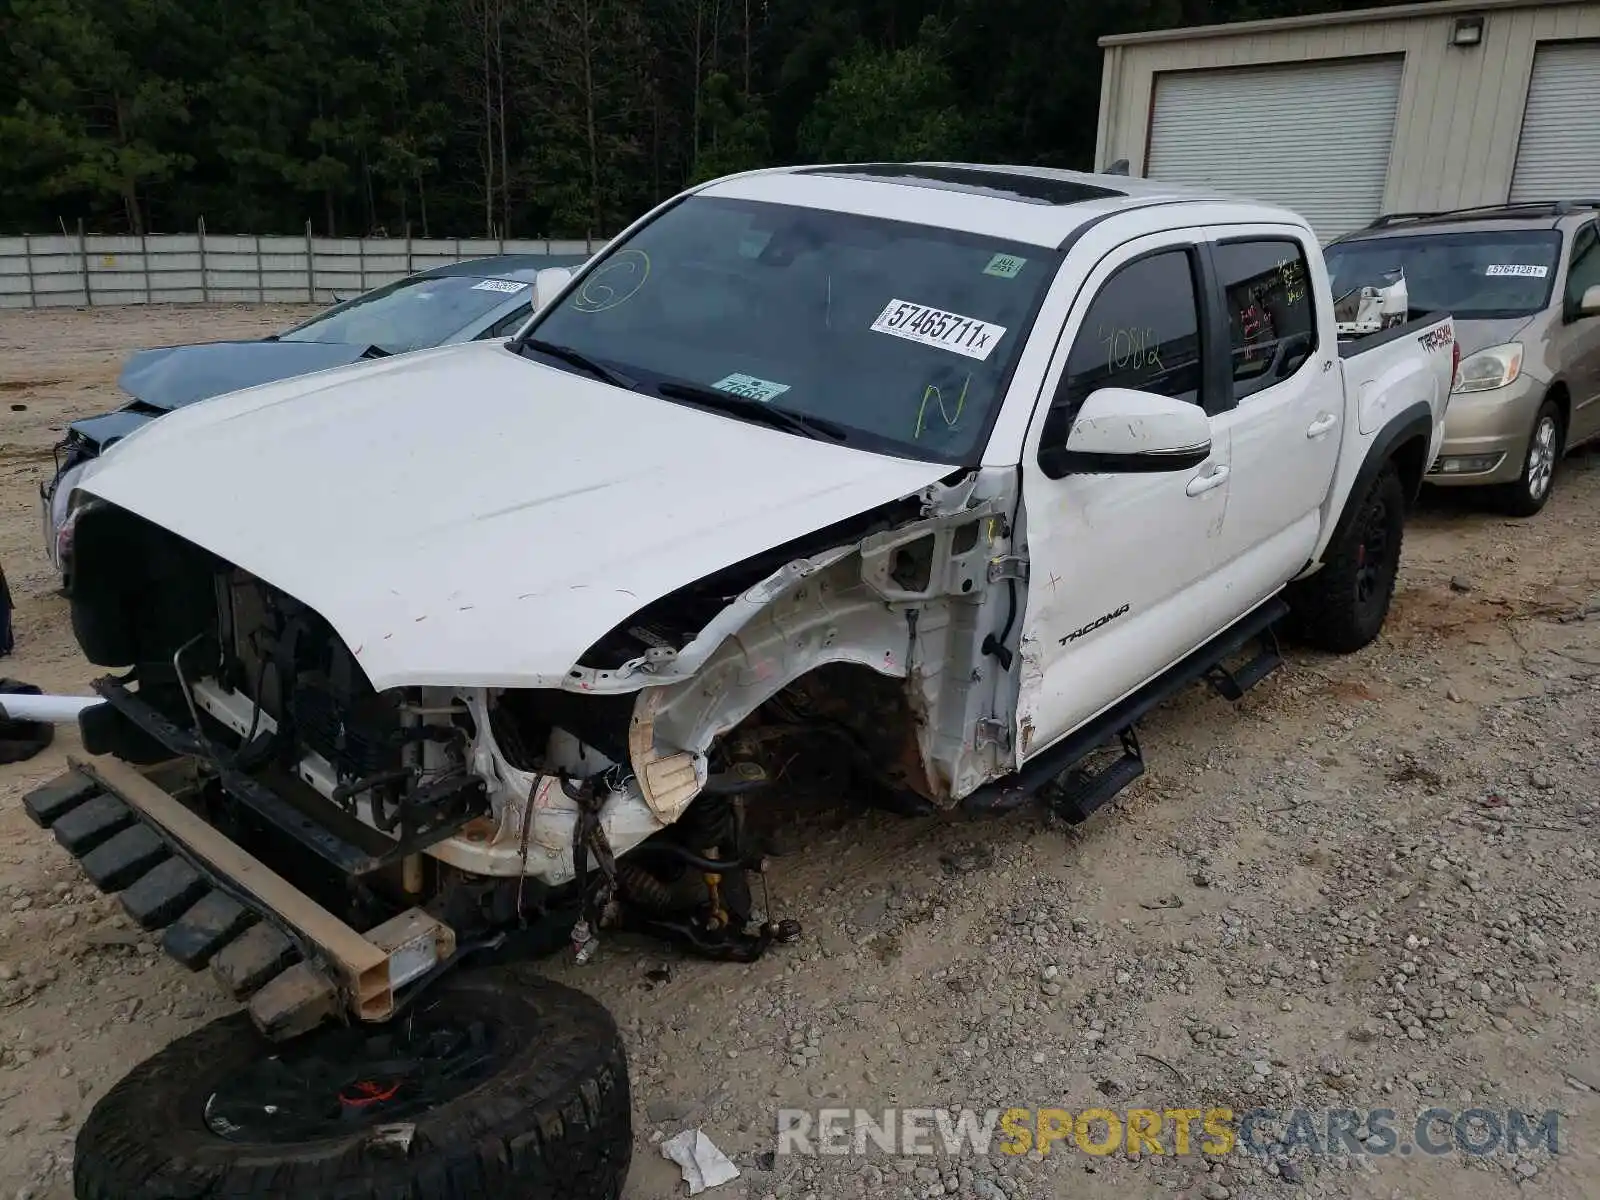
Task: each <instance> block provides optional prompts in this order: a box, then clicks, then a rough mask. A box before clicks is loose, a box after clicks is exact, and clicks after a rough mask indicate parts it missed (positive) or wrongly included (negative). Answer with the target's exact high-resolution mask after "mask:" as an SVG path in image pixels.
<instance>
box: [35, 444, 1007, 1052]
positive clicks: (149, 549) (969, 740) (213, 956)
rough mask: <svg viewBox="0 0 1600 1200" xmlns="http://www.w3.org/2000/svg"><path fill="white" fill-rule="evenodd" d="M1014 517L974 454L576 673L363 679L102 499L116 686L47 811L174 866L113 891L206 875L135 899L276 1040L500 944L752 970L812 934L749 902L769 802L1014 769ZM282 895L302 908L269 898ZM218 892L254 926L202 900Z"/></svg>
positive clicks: (91, 532)
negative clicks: (488, 679)
mask: <svg viewBox="0 0 1600 1200" xmlns="http://www.w3.org/2000/svg"><path fill="white" fill-rule="evenodd" d="M1017 521H1018V505H1017V497H1016V494H1015V473H1014V472H1010V471H1001V470H983V469H957V470H954V471H952V472H951V473H950V474H948V475H946V476H945V477H944V478H943V479H941V480H939V481H937V482H935V483H932V484H930V485H928V486H925V487H923V488H921V489H920V490H918V491H916V492H915V493H913V494H910V495H906V496H903V497H901V498H899V499H897V500H893V501H890V502H888V503H884V504H880V505H877V506H875V507H872V508H871V509H869V510H868V511H865V512H862V513H860V514H858V515H855V516H853V517H849V518H847V519H844V520H842V521H836V522H834V523H832V524H829V525H827V526H826V527H823V528H819V529H816V530H814V531H812V532H810V533H808V534H805V535H803V536H801V537H799V538H795V539H791V540H789V541H786V542H784V543H783V544H781V545H777V546H773V547H771V548H770V549H768V550H765V551H763V552H761V553H758V554H755V555H753V556H750V557H747V558H745V559H744V560H742V561H740V562H738V563H736V564H734V565H731V566H727V567H724V568H722V569H720V570H716V571H714V572H712V573H710V574H708V575H705V576H704V577H702V578H699V579H698V580H696V581H695V582H693V583H690V584H688V585H687V586H681V587H678V588H675V589H673V590H671V591H669V592H667V593H666V594H664V595H661V596H659V597H657V598H655V599H653V600H649V601H648V602H647V603H644V604H642V605H641V606H639V607H638V608H637V609H636V610H635V611H634V612H633V613H632V614H631V615H630V616H628V618H627V619H626V620H623V621H621V622H620V623H618V624H617V625H616V626H615V627H614V628H612V629H611V630H610V631H609V632H608V633H607V634H606V635H605V636H603V637H601V638H600V639H599V640H598V641H596V642H595V643H594V644H593V645H592V646H590V647H589V649H588V650H587V651H586V652H584V653H583V654H582V655H581V656H580V657H579V658H578V659H577V661H575V662H573V663H572V664H571V666H570V669H569V670H568V671H567V672H566V675H565V677H564V678H563V679H561V681H560V683H559V685H558V686H548V687H497V686H483V685H462V686H452V685H450V684H448V683H445V682H432V681H430V682H427V683H424V684H418V685H407V686H396V687H388V688H385V689H383V690H375V689H374V688H373V687H372V685H371V684H370V683H369V681H368V675H367V674H366V672H365V671H364V669H363V660H362V654H363V646H362V645H360V644H357V645H354V646H352V645H349V644H348V643H347V641H346V639H344V638H341V637H340V635H339V634H338V633H337V632H336V631H335V630H334V628H333V626H332V624H330V622H329V621H328V620H326V619H324V617H323V616H322V615H320V614H319V613H318V612H317V611H315V610H314V609H313V608H311V607H310V606H309V605H307V604H306V603H304V602H302V601H301V600H299V599H298V598H296V597H294V596H291V595H288V594H286V593H285V592H283V591H280V590H279V589H278V588H276V587H274V586H273V585H271V584H269V583H267V582H266V581H264V580H263V579H262V578H259V577H258V576H256V575H254V574H251V573H250V572H247V571H245V570H244V569H242V568H240V567H239V566H237V565H235V564H234V563H232V562H230V561H228V560H227V559H226V558H224V557H222V556H220V555H219V554H217V553H215V552H213V551H212V550H208V549H203V548H201V547H200V546H198V545H196V544H194V543H193V542H191V541H188V540H186V539H184V538H183V537H180V536H179V535H178V534H177V533H175V532H172V531H171V530H169V529H167V528H165V527H163V526H161V525H158V524H156V523H154V522H152V521H150V520H147V519H146V518H144V517H142V516H139V515H136V514H135V513H134V512H132V511H130V510H128V509H126V508H123V507H119V506H118V505H116V504H114V503H111V502H110V501H107V500H101V499H97V498H94V497H88V496H85V497H84V500H83V506H82V509H81V511H79V512H78V513H77V514H76V518H75V545H76V554H77V556H78V559H77V561H78V575H77V578H76V581H75V588H74V594H73V622H74V627H75V630H76V633H77V635H78V638H79V641H80V644H81V645H82V647H83V649H84V651H85V653H86V654H87V655H88V657H89V658H90V660H91V661H93V662H95V663H97V664H101V665H103V666H107V667H115V668H118V669H119V670H121V671H122V673H120V674H117V675H111V676H107V677H106V678H104V679H102V680H100V681H99V682H98V683H97V685H96V687H97V690H98V691H99V692H100V694H101V695H102V696H103V697H104V698H105V701H106V703H105V704H102V705H98V706H96V707H94V708H91V709H89V710H87V711H86V713H85V714H84V716H83V719H82V727H83V736H84V743H85V750H86V752H87V755H86V758H85V760H83V761H82V762H80V763H78V764H76V769H77V771H78V773H79V782H80V783H81V785H82V786H80V787H79V789H78V790H79V792H80V793H81V795H80V796H79V798H78V799H77V801H75V803H74V804H71V805H66V806H64V807H62V808H61V811H60V812H59V813H57V814H55V816H56V817H59V818H60V819H64V820H68V823H69V825H70V824H71V820H70V818H71V815H72V812H73V811H79V812H81V811H82V806H83V805H85V804H87V803H89V802H90V801H91V800H93V799H95V798H97V797H98V798H102V799H103V798H104V796H103V795H101V794H102V793H110V794H111V797H112V799H113V800H114V801H115V802H117V803H118V804H119V805H122V806H125V807H126V809H127V810H128V811H129V813H130V814H131V816H130V820H129V822H128V823H127V824H125V825H123V826H121V827H119V828H116V829H112V828H110V827H107V830H105V831H102V832H105V833H106V836H105V837H103V838H100V837H88V838H84V839H80V840H78V841H76V842H74V843H72V844H70V845H69V849H73V851H74V853H77V854H79V855H80V857H82V858H84V859H85V861H86V863H87V862H88V859H89V857H90V856H92V855H93V854H95V853H97V852H98V853H101V854H102V857H103V858H104V857H106V855H105V854H104V851H103V848H104V847H105V846H107V845H110V844H111V843H112V841H113V840H114V839H115V838H118V837H122V836H123V834H124V833H126V832H127V830H128V829H130V828H132V827H133V826H135V825H137V826H138V827H139V828H146V829H149V830H150V831H152V833H153V841H148V842H147V843H146V844H147V845H149V846H154V845H155V844H156V843H159V844H160V847H161V850H160V852H155V853H152V854H151V855H149V856H148V857H149V858H150V860H151V861H150V862H148V863H141V864H138V865H140V866H143V867H145V868H146V869H144V870H139V871H136V872H134V874H133V875H132V877H131V878H126V879H125V878H123V877H121V876H119V877H118V878H116V879H115V880H113V881H112V882H113V883H115V884H116V885H117V886H118V887H124V886H125V887H127V888H128V889H130V891H131V890H133V889H135V888H137V887H138V885H140V884H142V883H143V882H144V879H145V877H146V876H147V875H148V874H150V873H151V872H154V871H155V870H156V869H157V868H158V867H160V866H161V864H162V863H163V862H164V861H165V859H166V858H167V857H171V858H173V859H175V860H177V861H179V862H181V863H182V864H183V866H184V870H182V871H179V870H176V869H175V868H172V867H163V868H162V869H163V870H165V872H166V874H168V875H172V876H174V877H177V876H179V875H181V876H183V877H184V878H185V879H186V880H189V881H190V882H189V883H188V888H187V891H185V893H184V895H183V896H182V897H179V898H178V899H179V901H180V902H174V901H173V898H172V897H167V903H166V905H165V907H164V908H163V909H162V910H161V911H160V912H153V911H152V912H150V913H145V912H143V911H139V912H135V916H136V917H138V918H139V919H141V920H142V921H144V922H145V923H146V924H151V923H152V922H156V923H163V922H164V923H167V924H168V926H169V927H168V929H167V935H166V936H167V941H168V943H169V949H172V948H173V943H177V944H178V945H179V946H180V947H188V948H190V949H189V951H188V962H189V965H191V966H198V965H200V964H201V963H202V962H205V961H211V960H217V961H216V962H214V964H213V965H214V966H219V968H221V967H226V968H227V969H226V970H222V969H219V974H224V975H225V979H224V982H225V983H227V984H228V985H229V986H230V987H231V988H232V989H233V990H234V992H235V994H238V995H241V996H243V995H250V994H253V995H254V1000H253V1001H252V1015H253V1016H255V1018H256V1021H257V1024H258V1026H260V1027H261V1028H262V1029H263V1030H264V1031H266V1032H268V1033H270V1034H273V1035H274V1036H283V1035H286V1034H289V1033H293V1032H297V1031H299V1030H301V1029H304V1028H305V1027H306V1026H307V1024H308V1023H314V1022H315V1020H317V1019H320V1018H321V1017H322V1016H325V1015H327V1014H329V1013H331V1012H334V1011H337V1010H338V1009H340V1008H343V1009H345V1010H346V1011H348V1012H351V1013H354V1014H355V1015H356V1016H358V1017H361V1018H364V1019H368V1020H381V1019H385V1018H387V1017H389V1016H392V1015H393V1014H394V1013H395V1012H397V1011H400V1010H401V1009H402V1008H403V1007H404V1006H405V1004H406V1003H407V997H408V996H410V995H412V994H414V993H415V992H416V991H417V990H418V989H419V988H420V987H422V986H425V984H426V983H427V981H428V980H430V979H432V978H435V977H437V975H439V974H440V973H442V972H444V971H445V970H448V969H449V967H450V966H451V965H452V964H453V963H454V962H455V961H458V960H459V959H460V958H462V957H463V956H465V955H466V954H468V953H470V952H472V951H474V950H476V949H482V948H488V947H494V946H500V945H503V944H504V943H505V942H506V941H507V940H508V939H510V940H514V941H515V940H520V941H522V942H524V943H526V944H527V945H528V947H529V948H530V949H533V950H535V951H538V950H549V949H553V948H555V947H558V946H560V945H562V944H567V943H570V944H572V945H573V946H574V947H575V948H576V951H577V953H578V954H579V956H580V958H582V957H586V956H587V955H588V954H590V953H592V951H593V948H594V945H595V942H596V939H598V938H600V937H603V936H605V934H606V933H607V931H609V930H618V931H632V932H640V933H646V934H650V935H654V936H660V937H664V938H668V939H670V940H672V941H673V942H675V943H678V944H680V945H682V946H684V947H686V948H687V949H689V950H691V951H692V952H695V953H698V954H701V955H705V956H709V957H713V958H721V959H728V960H734V961H750V960H752V959H754V958H756V957H758V956H759V955H761V954H762V953H763V952H764V951H765V950H766V949H767V948H768V947H769V946H770V945H771V944H772V943H773V942H775V941H784V940H790V939H792V938H794V937H795V936H797V935H798V926H797V925H795V923H793V922H789V921H781V920H778V919H776V916H775V914H774V912H773V911H772V905H773V901H772V899H771V898H770V897H768V898H763V899H762V901H761V902H760V903H759V904H758V903H757V897H756V893H757V892H758V891H760V890H762V889H763V888H764V885H765V882H766V881H765V878H764V872H765V869H766V866H767V854H766V849H765V845H764V842H763V839H762V837H761V836H760V835H759V833H758V832H757V827H758V826H759V825H761V824H762V822H760V821H753V820H752V819H751V818H752V814H754V815H758V816H759V815H762V814H761V812H760V811H759V810H758V806H761V805H764V804H765V802H766V800H767V799H769V798H770V797H771V796H772V795H773V794H774V793H776V792H779V791H781V790H782V789H783V788H785V787H786V786H790V785H791V783H792V782H793V781H795V780H797V779H804V778H807V777H808V772H810V773H811V774H810V777H811V778H822V779H825V780H826V781H827V784H828V786H830V787H834V788H838V789H841V790H844V791H848V792H849V793H851V794H850V796H849V797H840V798H841V799H843V798H850V799H856V800H860V801H863V802H866V803H875V804H878V805H880V806H883V807H889V808H893V809H897V810H900V811H930V810H933V809H941V808H950V807H952V806H954V805H955V804H956V803H957V802H959V801H960V800H961V799H962V798H963V797H966V796H968V795H970V794H971V793H972V792H974V791H975V790H976V789H978V788H979V787H980V786H982V785H984V784H986V783H990V782H992V781H994V780H996V779H1001V778H1004V777H1005V776H1007V775H1009V774H1011V773H1012V772H1014V771H1015V770H1016V767H1017V761H1018V747H1017V746H1016V744H1015V738H1014V736H1013V731H1014V729H1015V723H1016V698H1017V672H1016V671H1014V670H1013V669H1012V668H1013V665H1014V660H1015V657H1016V655H1017V653H1018V647H1017V643H1018V639H1019V636H1020V629H1021V625H1022V619H1021V615H1022V610H1023V607H1024V605H1025V603H1026V586H1027V583H1026V569H1025V559H1024V557H1023V555H1022V553H1021V551H1020V550H1019V548H1018V547H1019V546H1020V544H1021V541H1022V537H1021V533H1020V531H1019V530H1018V529H1017V528H1016V524H1017ZM507 636H508V637H512V636H516V637H527V638H537V637H539V636H540V631H539V630H538V629H526V630H508V631H507ZM128 668H131V669H128ZM436 674H437V673H436ZM130 763H131V764H139V765H140V772H139V777H140V778H141V779H143V780H145V781H147V783H148V781H156V782H157V783H159V784H160V787H161V788H162V789H163V790H164V794H165V795H167V796H168V797H169V798H175V799H176V801H177V803H178V804H180V805H181V806H182V808H183V810H184V811H185V812H187V813H189V814H191V815H192V817H194V818H198V822H199V823H203V827H199V824H198V823H197V822H194V821H186V820H185V819H183V818H182V817H181V815H174V814H173V813H172V810H170V809H163V808H162V805H161V803H160V802H159V801H158V800H155V799H149V797H150V793H149V791H148V788H147V787H140V786H135V785H134V784H133V783H132V782H131V781H130V779H129V776H128V774H127V773H126V772H127V766H126V764H130ZM119 771H120V772H122V773H120V774H119V773H118V772H119ZM133 793H137V794H133ZM146 799H149V803H145V802H144V801H145V800H146ZM153 809H154V810H161V811H153ZM163 813H166V816H163ZM80 823H81V822H80ZM179 826H181V828H180V827H179ZM59 836H60V834H59V831H58V837H59ZM124 840H127V839H125V838H124ZM241 863H243V864H244V865H243V866H241ZM251 864H254V866H251ZM256 868H260V870H261V871H263V872H265V875H266V876H269V877H270V878H271V879H273V880H277V881H278V882H277V883H273V884H272V885H271V886H270V887H267V888H266V889H265V893H263V891H262V890H261V889H260V888H257V887H255V886H254V884H253V883H252V880H254V879H257V878H260V877H262V876H258V875H256V874H253V873H252V872H254V871H255V870H256ZM126 874H127V872H126V871H124V875H126ZM195 881H197V882H195ZM280 884H281V885H282V887H283V889H286V890H287V893H293V894H297V895H298V896H300V897H303V898H304V899H305V900H306V901H307V903H308V904H309V905H310V906H311V907H310V908H307V907H305V906H304V905H301V904H300V903H299V902H298V901H296V902H295V903H293V904H288V905H285V904H283V903H278V902H276V901H275V899H274V897H276V896H278V895H280V894H281V893H280V890H279V885H280ZM144 890H145V891H150V890H151V888H149V887H146V888H145V889H144ZM213 892H215V893H220V894H221V895H222V896H223V897H225V898H226V899H227V900H228V901H230V902H231V903H234V904H237V905H239V906H240V907H242V908H243V909H244V910H245V912H246V919H245V920H243V921H239V922H235V925H236V926H237V928H223V925H224V924H226V923H219V922H217V921H215V920H213V921H212V922H211V925H210V926H207V925H206V923H205V914H204V913H201V914H198V915H197V914H196V913H195V911H194V910H195V908H196V907H200V906H202V901H209V902H211V903H212V904H213V908H215V907H216V902H215V901H210V900H209V898H210V896H211V894H212V893H213ZM313 910H314V911H313ZM130 911H132V910H130ZM307 913H310V914H311V916H309V917H307V916H306V915H305V914H307ZM319 914H320V915H319ZM250 921H255V922H257V926H256V929H258V930H265V931H266V932H253V933H251V934H250V935H249V936H250V937H253V938H254V940H255V941H257V942H260V943H262V945H260V946H258V947H254V948H253V953H254V957H250V956H249V955H246V954H244V952H242V951H240V950H239V949H238V943H239V942H243V941H246V940H247V939H246V936H245V935H244V934H243V933H242V932H241V931H242V930H245V929H247V928H251V927H250ZM329 930H333V932H332V933H330V932H329ZM340 930H342V931H343V932H339V931H340ZM272 931H276V932H278V933H279V934H281V937H277V938H274V937H272V936H271V933H272ZM354 931H362V932H359V933H357V932H354ZM224 935H227V936H224ZM363 944H365V945H366V946H369V947H373V948H374V951H373V953H368V952H367V951H366V950H364V949H362V945H363ZM230 955H232V957H233V958H242V959H244V960H245V961H243V962H240V963H237V964H234V965H233V966H227V964H228V959H229V956H230Z"/></svg>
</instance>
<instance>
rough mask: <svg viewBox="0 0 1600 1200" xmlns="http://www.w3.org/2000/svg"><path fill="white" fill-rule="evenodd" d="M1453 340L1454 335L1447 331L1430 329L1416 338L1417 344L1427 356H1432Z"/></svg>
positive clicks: (1454, 338)
mask: <svg viewBox="0 0 1600 1200" xmlns="http://www.w3.org/2000/svg"><path fill="white" fill-rule="evenodd" d="M1455 340H1456V335H1455V334H1454V333H1452V332H1451V331H1450V330H1448V329H1430V330H1428V332H1427V333H1424V334H1422V335H1421V336H1420V337H1418V338H1417V343H1418V344H1419V345H1420V346H1421V347H1422V348H1423V349H1424V350H1426V351H1427V352H1428V353H1429V354H1434V353H1437V352H1438V351H1440V350H1443V349H1444V348H1445V347H1446V346H1448V345H1450V344H1451V343H1453V342H1454V341H1455Z"/></svg>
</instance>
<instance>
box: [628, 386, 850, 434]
mask: <svg viewBox="0 0 1600 1200" xmlns="http://www.w3.org/2000/svg"><path fill="white" fill-rule="evenodd" d="M656 391H657V392H659V393H660V394H661V395H663V396H666V397H668V398H670V399H673V400H687V401H689V402H690V403H691V404H698V405H700V406H701V407H703V408H710V409H715V410H716V411H717V412H722V413H727V414H728V415H729V416H732V417H748V418H750V419H752V420H756V421H764V422H765V423H766V424H768V425H771V426H773V427H774V428H776V429H783V430H787V431H788V432H789V433H798V434H800V436H802V437H808V438H811V439H812V440H813V441H815V440H819V439H821V438H828V439H830V440H832V441H835V442H842V441H845V440H847V439H848V438H849V436H850V434H849V431H847V430H846V429H845V428H844V426H842V425H836V424H835V423H834V422H832V421H828V420H825V419H823V418H822V417H811V416H807V415H805V414H804V413H797V412H792V411H791V410H789V409H787V408H774V407H773V406H772V405H770V404H767V403H764V402H763V401H760V400H751V399H750V398H749V397H747V396H736V395H734V394H733V393H732V392H722V391H718V390H717V389H716V388H709V387H701V386H700V385H699V384H696V383H663V384H660V385H659V386H658V387H657V388H656Z"/></svg>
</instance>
